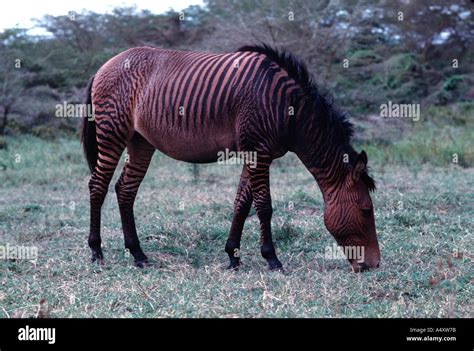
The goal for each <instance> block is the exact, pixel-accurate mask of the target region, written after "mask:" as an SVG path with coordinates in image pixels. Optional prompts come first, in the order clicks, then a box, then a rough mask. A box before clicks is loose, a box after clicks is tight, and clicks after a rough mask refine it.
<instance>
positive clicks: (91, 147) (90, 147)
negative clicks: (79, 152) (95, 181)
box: [81, 76, 99, 173]
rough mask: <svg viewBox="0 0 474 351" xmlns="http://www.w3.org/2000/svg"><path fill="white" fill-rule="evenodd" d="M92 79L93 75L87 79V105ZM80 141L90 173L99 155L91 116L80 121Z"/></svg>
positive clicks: (90, 104) (89, 100)
mask: <svg viewBox="0 0 474 351" xmlns="http://www.w3.org/2000/svg"><path fill="white" fill-rule="evenodd" d="M93 81H94V76H92V77H91V79H89V83H88V84H87V89H86V104H87V106H92V96H91V90H92V82H93ZM81 143H82V148H83V149H84V155H85V156H86V160H87V164H88V165H89V169H90V170H91V173H92V172H93V171H94V168H95V165H96V163H97V157H98V155H99V150H98V148H97V139H96V132H95V121H94V119H93V118H89V117H88V118H84V121H83V122H82V134H81Z"/></svg>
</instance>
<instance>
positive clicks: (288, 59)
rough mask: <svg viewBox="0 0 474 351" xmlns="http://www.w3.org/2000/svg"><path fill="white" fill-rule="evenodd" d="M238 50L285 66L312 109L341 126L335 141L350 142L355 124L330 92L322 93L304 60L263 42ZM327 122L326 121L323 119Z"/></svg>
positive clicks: (328, 122) (330, 123)
mask: <svg viewBox="0 0 474 351" xmlns="http://www.w3.org/2000/svg"><path fill="white" fill-rule="evenodd" d="M238 51H251V52H258V53H260V54H263V55H266V56H267V57H268V58H269V59H270V60H272V61H273V62H275V63H276V64H277V65H278V66H280V67H281V68H283V69H284V70H285V71H286V72H288V75H289V76H290V78H292V79H294V80H295V81H296V82H297V83H298V84H299V85H300V86H301V88H302V91H303V93H304V95H305V96H306V98H307V101H308V102H309V108H310V110H312V111H314V112H315V113H316V114H317V115H318V116H321V117H324V119H325V120H326V121H327V126H328V127H330V126H331V125H332V127H334V126H339V127H340V128H336V129H337V130H336V131H335V132H336V133H335V135H334V136H335V137H336V140H334V141H335V142H338V143H342V144H350V141H351V138H352V135H353V133H354V126H353V125H352V123H351V122H349V121H348V120H347V118H346V115H345V114H344V113H341V112H340V111H338V110H337V109H336V108H335V107H334V106H333V104H332V98H331V96H330V95H329V94H328V93H321V92H320V91H319V88H318V87H317V85H316V83H315V82H314V80H313V77H312V76H311V74H310V73H309V71H308V68H307V67H306V64H305V63H304V61H303V60H302V59H301V58H299V57H298V56H296V55H294V54H292V53H291V52H289V51H287V50H281V51H280V50H277V49H274V48H272V47H271V46H269V45H267V44H265V43H263V44H261V45H247V46H243V47H241V48H239V49H238ZM322 122H325V121H322Z"/></svg>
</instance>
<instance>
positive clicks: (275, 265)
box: [248, 157, 282, 270]
mask: <svg viewBox="0 0 474 351" xmlns="http://www.w3.org/2000/svg"><path fill="white" fill-rule="evenodd" d="M270 163H271V159H270V158H262V157H259V158H258V159H257V166H256V167H255V168H251V167H248V172H249V175H250V186H251V189H252V196H253V204H254V207H255V211H256V212H257V216H258V219H259V220H260V252H261V253H262V256H263V258H265V259H266V260H267V262H268V265H269V267H270V269H272V270H274V269H281V268H282V264H281V262H280V261H279V260H278V258H277V256H276V252H275V247H274V246H273V240H272V229H271V219H272V213H273V209H272V199H271V195H270Z"/></svg>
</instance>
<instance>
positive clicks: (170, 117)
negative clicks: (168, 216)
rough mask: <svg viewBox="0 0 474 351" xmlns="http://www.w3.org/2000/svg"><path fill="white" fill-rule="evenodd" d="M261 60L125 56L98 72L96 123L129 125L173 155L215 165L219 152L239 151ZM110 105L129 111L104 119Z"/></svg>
mask: <svg viewBox="0 0 474 351" xmlns="http://www.w3.org/2000/svg"><path fill="white" fill-rule="evenodd" d="M264 59H265V57H264V56H262V55H259V54H258V53H253V52H239V51H238V52H232V53H224V54H211V53H202V52H187V51H175V50H163V49H156V48H149V47H142V48H134V49H130V50H127V51H125V52H122V53H120V54H118V55H117V56H115V57H114V58H112V59H111V60H109V61H108V62H107V63H106V64H104V65H103V66H102V67H101V69H100V70H99V71H98V72H97V74H96V78H95V79H94V86H93V90H92V92H93V94H92V95H93V102H94V104H95V109H96V111H99V114H97V113H96V116H97V117H96V118H97V120H98V122H100V119H101V118H109V119H112V118H119V119H128V121H127V122H128V123H127V124H129V125H130V126H131V127H132V128H133V130H135V131H137V132H138V133H140V134H141V135H142V136H143V137H145V139H146V140H147V141H148V142H149V143H150V144H152V145H153V146H154V147H155V148H157V149H159V150H161V151H162V152H164V153H166V154H168V155H169V156H171V157H174V158H176V159H180V160H185V161H189V162H213V161H215V159H216V158H217V153H218V151H222V150H224V149H226V148H227V149H229V150H237V149H239V145H238V137H239V136H238V133H239V121H238V120H237V116H238V115H239V113H238V112H239V111H241V110H242V109H251V108H252V107H251V106H249V101H248V98H249V94H251V93H250V91H249V86H250V84H249V83H250V82H251V81H252V79H254V78H255V75H256V73H257V71H258V69H259V67H260V65H261V63H262V62H263V61H264ZM106 100H112V101H113V103H114V105H115V106H116V107H118V108H119V109H120V110H121V111H126V112H125V113H123V114H120V113H119V114H116V115H115V116H113V115H111V114H102V115H101V114H100V111H101V109H102V110H103V108H104V107H103V102H104V101H106ZM101 104H102V107H101ZM190 145H192V147H190Z"/></svg>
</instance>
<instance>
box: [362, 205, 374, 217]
mask: <svg viewBox="0 0 474 351" xmlns="http://www.w3.org/2000/svg"><path fill="white" fill-rule="evenodd" d="M361 210H362V214H363V215H364V216H368V217H369V216H371V215H372V212H373V208H372V207H366V208H362V209H361Z"/></svg>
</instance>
